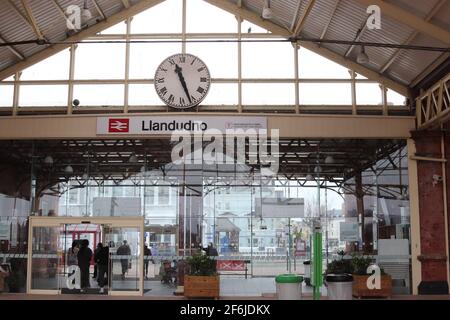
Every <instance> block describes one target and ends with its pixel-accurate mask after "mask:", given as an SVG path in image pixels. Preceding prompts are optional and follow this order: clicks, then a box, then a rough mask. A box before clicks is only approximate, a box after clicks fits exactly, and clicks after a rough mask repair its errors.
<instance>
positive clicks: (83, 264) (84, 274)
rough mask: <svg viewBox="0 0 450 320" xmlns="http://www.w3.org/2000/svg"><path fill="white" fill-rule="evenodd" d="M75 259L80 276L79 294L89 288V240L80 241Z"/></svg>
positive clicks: (90, 252) (90, 256) (90, 253)
mask: <svg viewBox="0 0 450 320" xmlns="http://www.w3.org/2000/svg"><path fill="white" fill-rule="evenodd" d="M77 259H78V267H79V268H80V276H81V292H84V291H85V290H86V289H87V288H89V287H90V286H91V285H90V281H89V267H90V265H91V259H92V250H91V249H90V248H89V240H87V239H84V240H82V241H81V248H80V250H79V251H78V254H77Z"/></svg>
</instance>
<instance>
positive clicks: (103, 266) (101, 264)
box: [94, 242, 109, 293]
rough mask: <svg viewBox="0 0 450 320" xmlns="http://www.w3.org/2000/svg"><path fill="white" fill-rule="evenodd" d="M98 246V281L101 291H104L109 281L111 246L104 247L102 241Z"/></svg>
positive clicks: (96, 260)
mask: <svg viewBox="0 0 450 320" xmlns="http://www.w3.org/2000/svg"><path fill="white" fill-rule="evenodd" d="M97 248H98V251H97V254H96V255H95V256H94V260H95V263H96V264H97V283H98V286H99V287H100V293H104V292H105V289H104V286H105V285H106V284H107V283H108V262H109V248H108V247H104V246H103V243H101V242H100V243H99V244H98V245H97Z"/></svg>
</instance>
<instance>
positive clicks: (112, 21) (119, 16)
mask: <svg viewBox="0 0 450 320" xmlns="http://www.w3.org/2000/svg"><path fill="white" fill-rule="evenodd" d="M163 1H164V0H142V1H140V2H138V3H137V4H135V5H133V6H131V7H130V8H129V9H125V10H123V11H121V12H119V13H116V14H115V15H113V16H111V17H109V18H108V19H107V20H103V21H101V22H99V23H97V24H95V25H93V26H91V27H89V28H87V29H85V30H83V31H81V32H79V33H77V34H76V35H74V36H71V37H69V38H68V39H67V41H68V42H77V41H82V40H84V39H86V38H88V37H91V36H93V35H95V34H97V33H99V32H101V31H103V30H105V29H108V28H109V27H111V26H114V25H116V24H117V23H119V22H122V21H124V20H125V19H127V18H128V17H130V16H134V15H136V14H138V13H140V12H142V11H144V10H147V9H149V8H151V7H153V6H155V5H157V4H159V3H161V2H163ZM70 46H71V43H68V44H55V45H52V46H50V47H48V48H46V49H44V50H42V51H40V52H38V53H36V54H34V55H32V56H30V57H28V58H27V59H25V60H23V61H21V62H19V63H17V64H15V65H13V66H11V67H9V68H6V69H5V70H3V71H0V80H3V79H6V78H8V77H10V76H11V75H13V74H15V73H16V72H18V71H20V70H23V69H26V68H28V67H29V66H31V65H33V64H35V63H37V62H39V61H42V60H44V59H47V58H48V57H51V56H52V55H54V54H56V53H58V52H60V51H62V50H64V49H66V48H69V47H70Z"/></svg>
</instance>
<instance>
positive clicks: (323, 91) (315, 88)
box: [299, 83, 352, 105]
mask: <svg viewBox="0 0 450 320" xmlns="http://www.w3.org/2000/svg"><path fill="white" fill-rule="evenodd" d="M299 90H300V91H299V95H300V104H301V105H320V104H324V105H351V104H352V94H351V86H350V84H347V83H321V84H318V83H300V89H299Z"/></svg>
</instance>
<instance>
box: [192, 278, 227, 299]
mask: <svg viewBox="0 0 450 320" xmlns="http://www.w3.org/2000/svg"><path fill="white" fill-rule="evenodd" d="M219 295H220V277H219V276H188V275H186V276H185V277H184V296H185V297H186V298H215V299H218V298H219Z"/></svg>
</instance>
